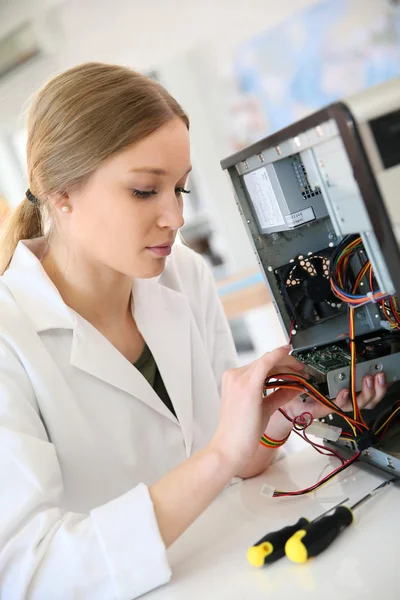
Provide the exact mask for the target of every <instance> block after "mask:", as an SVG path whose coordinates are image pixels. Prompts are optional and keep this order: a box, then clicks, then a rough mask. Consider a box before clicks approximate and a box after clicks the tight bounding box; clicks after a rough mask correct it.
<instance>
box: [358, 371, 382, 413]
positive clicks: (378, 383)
mask: <svg viewBox="0 0 400 600" xmlns="http://www.w3.org/2000/svg"><path fill="white" fill-rule="evenodd" d="M366 385H368V391H369V392H371V389H372V390H373V394H372V395H371V393H369V395H368V399H367V400H366V402H365V404H364V406H363V408H375V406H376V405H377V404H378V403H379V402H380V401H381V400H382V399H383V398H384V396H385V394H386V392H387V385H386V377H385V373H378V375H375V377H371V381H368V384H366ZM363 394H364V387H363Z"/></svg>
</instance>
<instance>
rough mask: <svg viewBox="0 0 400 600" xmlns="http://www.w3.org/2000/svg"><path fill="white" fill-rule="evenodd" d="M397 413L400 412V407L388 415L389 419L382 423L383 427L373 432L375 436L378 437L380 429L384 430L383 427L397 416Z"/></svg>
mask: <svg viewBox="0 0 400 600" xmlns="http://www.w3.org/2000/svg"><path fill="white" fill-rule="evenodd" d="M399 411H400V406H399V407H398V408H396V410H395V411H394V412H392V414H391V415H389V417H388V418H387V419H386V421H385V422H384V423H383V425H381V426H380V427H379V429H377V431H376V432H375V434H376V435H378V434H379V433H380V432H381V431H382V429H385V427H386V425H387V424H388V423H389V421H391V420H392V419H393V418H394V417H395V416H396V415H397V413H398V412H399Z"/></svg>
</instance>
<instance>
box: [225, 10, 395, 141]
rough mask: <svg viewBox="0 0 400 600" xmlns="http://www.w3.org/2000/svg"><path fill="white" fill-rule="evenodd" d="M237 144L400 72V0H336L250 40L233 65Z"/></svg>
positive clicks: (233, 120) (232, 137) (231, 107)
mask: <svg viewBox="0 0 400 600" xmlns="http://www.w3.org/2000/svg"><path fill="white" fill-rule="evenodd" d="M228 72H229V77H230V79H231V80H230V82H229V89H230V91H231V92H232V90H233V93H230V94H229V97H230V99H229V106H228V112H229V116H230V119H229V122H230V132H229V133H230V141H231V147H232V151H237V150H239V149H241V148H243V147H245V146H247V145H248V144H251V143H253V142H255V141H257V140H259V139H260V138H262V137H265V136H266V135H269V134H270V133H273V132H274V131H277V130H279V129H281V128H282V127H285V126H287V125H289V124H290V123H292V122H294V121H297V120H298V119H300V118H302V117H304V116H306V115H307V114H310V113H311V112H314V111H316V110H318V109H319V108H321V107H323V106H325V105H327V104H330V103H331V102H334V101H336V100H338V99H340V98H344V97H346V96H349V95H351V94H353V93H356V92H359V91H361V90H363V89H365V88H367V87H370V86H373V85H376V84H379V83H382V82H384V81H386V80H388V79H390V78H392V77H396V76H398V75H400V2H399V1H398V0H328V1H324V2H322V3H319V4H317V5H316V6H313V7H312V8H310V9H307V10H305V11H303V12H301V13H299V14H297V15H296V16H294V17H292V18H291V19H290V20H288V21H286V22H284V23H282V24H280V25H279V26H278V27H276V28H274V29H270V30H268V31H266V32H265V33H262V34H260V35H258V36H256V37H255V38H253V39H251V40H249V41H247V42H246V43H244V44H242V45H241V46H240V47H239V48H238V49H237V52H236V55H235V57H234V58H233V60H232V62H231V64H230V65H229V70H228Z"/></svg>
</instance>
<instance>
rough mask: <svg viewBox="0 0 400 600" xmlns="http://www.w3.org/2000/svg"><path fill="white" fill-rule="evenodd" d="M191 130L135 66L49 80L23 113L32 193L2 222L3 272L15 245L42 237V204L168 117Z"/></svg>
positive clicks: (79, 71)
mask: <svg viewBox="0 0 400 600" xmlns="http://www.w3.org/2000/svg"><path fill="white" fill-rule="evenodd" d="M177 117H178V118H180V119H182V120H183V121H184V123H185V124H186V126H187V127H188V128H189V120H188V117H187V116H186V114H185V112H184V111H183V109H182V108H181V106H180V105H179V104H178V102H177V101H176V100H175V99H174V98H173V97H172V96H171V95H170V94H169V93H168V92H167V91H166V89H165V88H163V87H162V86H161V85H160V84H159V83H158V82H157V81H155V80H153V79H151V78H149V77H146V76H145V75H142V74H141V73H138V72H136V71H134V70H132V69H129V68H126V67H122V66H118V65H109V64H103V63H84V64H82V65H78V66H76V67H74V68H72V69H69V70H68V71H65V72H64V73H61V74H60V75H58V76H56V77H54V78H53V79H51V80H50V81H49V82H48V83H47V84H46V85H45V86H44V88H43V89H41V90H40V91H39V92H38V93H37V95H36V97H35V99H34V102H33V104H32V106H31V108H30V111H29V116H28V141H27V147H26V151H27V166H28V178H29V188H30V190H31V192H32V193H33V194H34V195H35V196H36V198H38V199H39V204H38V205H37V204H35V203H33V202H31V201H30V200H28V199H27V198H25V199H24V200H23V201H22V202H21V203H20V204H19V206H17V208H16V209H15V210H14V211H13V212H12V213H11V214H10V216H9V217H8V219H7V220H6V222H5V223H4V224H3V227H2V232H1V238H0V274H2V273H4V271H5V270H6V269H7V268H8V266H9V264H10V261H11V258H12V256H13V254H14V251H15V248H16V246H17V244H18V242H19V241H20V240H23V239H32V238H35V237H39V236H41V235H43V234H44V217H45V214H46V213H45V211H46V200H47V197H48V196H49V195H50V194H54V193H61V194H62V193H65V192H67V191H68V190H71V189H73V188H74V186H77V185H79V184H82V183H84V182H85V181H87V179H88V178H89V177H90V175H91V174H92V173H93V172H94V171H95V170H96V169H97V168H98V167H99V166H100V165H101V163H102V162H103V161H104V160H106V159H107V158H109V157H110V156H111V155H112V154H115V153H116V152H120V151H121V150H123V149H124V148H126V147H127V146H129V145H130V144H133V143H135V142H138V141H139V140H141V139H143V138H144V137H146V136H147V135H149V134H150V133H152V132H153V131H155V130H156V129H158V128H159V127H161V126H162V125H164V124H165V123H167V122H168V121H170V120H171V119H173V118H177Z"/></svg>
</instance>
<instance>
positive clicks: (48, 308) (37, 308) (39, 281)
mask: <svg viewBox="0 0 400 600" xmlns="http://www.w3.org/2000/svg"><path fill="white" fill-rule="evenodd" d="M33 242H35V244H33ZM44 251H45V241H44V239H39V240H28V241H22V242H19V244H18V246H17V248H16V250H15V252H14V255H13V258H12V260H11V263H10V266H9V267H8V269H7V271H6V272H5V273H4V275H3V277H2V279H3V281H4V283H5V284H6V285H7V287H8V288H9V290H10V292H11V294H12V295H13V296H14V298H15V300H16V302H17V304H18V305H19V306H20V307H21V308H22V310H23V312H24V313H25V314H26V315H27V316H28V317H29V319H30V321H31V322H32V324H33V326H34V328H35V330H36V332H37V333H41V332H42V331H46V330H48V329H72V328H73V326H74V315H73V311H72V310H71V309H70V308H69V307H68V306H67V305H66V304H65V302H64V301H63V299H62V298H61V295H60V293H59V291H58V290H57V288H56V286H55V285H54V284H53V282H52V281H51V279H50V278H49V276H48V275H47V273H46V271H45V270H44V269H43V267H42V265H41V263H40V260H39V258H38V257H39V256H41V255H43V254H44Z"/></svg>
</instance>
